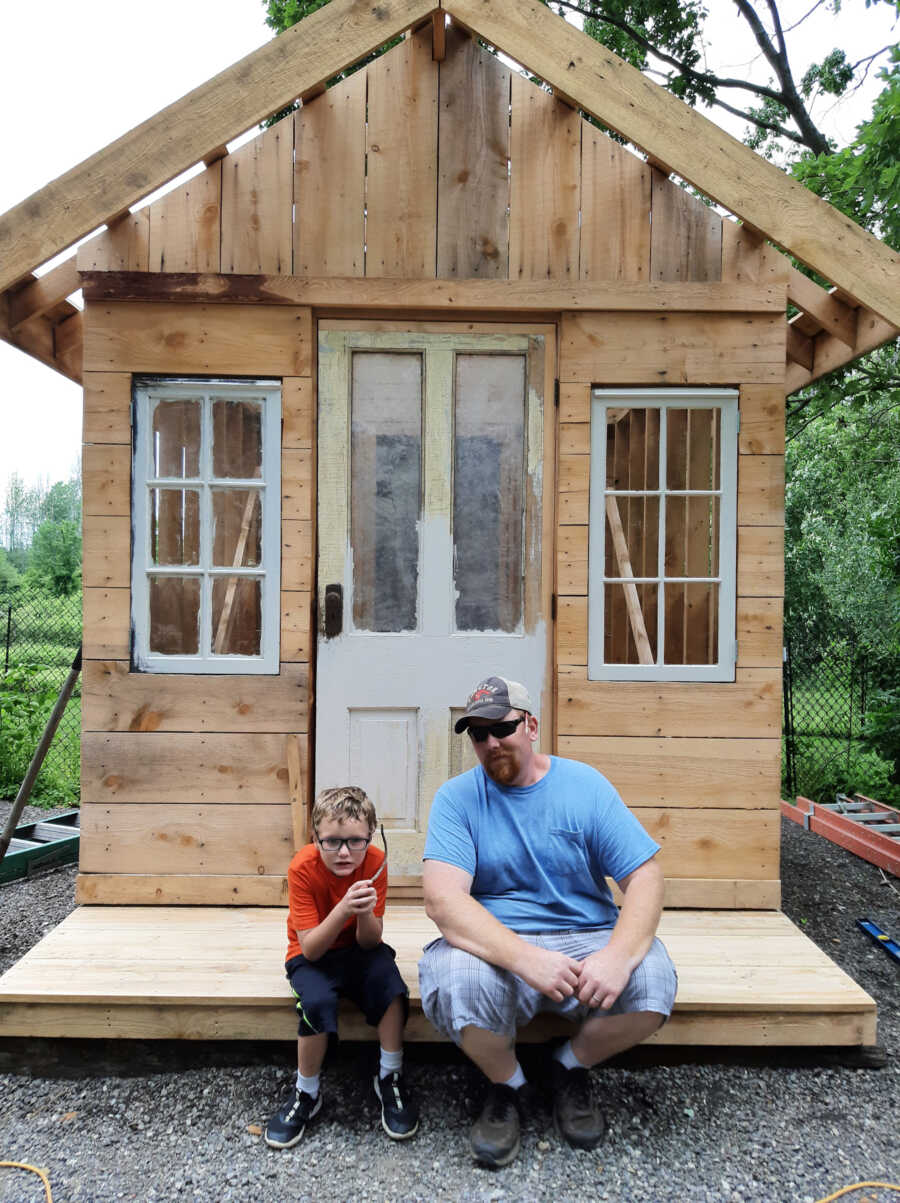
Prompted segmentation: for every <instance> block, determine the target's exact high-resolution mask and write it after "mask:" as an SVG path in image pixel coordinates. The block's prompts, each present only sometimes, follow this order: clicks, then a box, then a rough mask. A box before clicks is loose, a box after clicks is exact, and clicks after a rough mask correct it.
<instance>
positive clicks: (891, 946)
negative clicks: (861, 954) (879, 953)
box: [856, 919, 900, 961]
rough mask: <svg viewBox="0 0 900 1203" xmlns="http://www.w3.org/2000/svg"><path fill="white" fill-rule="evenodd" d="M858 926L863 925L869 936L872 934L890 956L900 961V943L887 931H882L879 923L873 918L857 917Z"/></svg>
mask: <svg viewBox="0 0 900 1203" xmlns="http://www.w3.org/2000/svg"><path fill="white" fill-rule="evenodd" d="M856 926H857V927H861V928H862V929H863V931H864V932H865V933H866V935H867V936H871V937H872V939H873V940H874V941H875V943H876V944H877V945H879V947H881V948H883V949H884V951H885V952H886V953H887V954H888V956H889V957H893V958H894V960H895V961H900V944H898V943H897V941H896V940H892V939H891V937H890V936H889V935H888V934H887V932H885V931H882V930H881V928H880V927H879V926H878V924H877V923H873V922H872V920H871V919H857V920H856Z"/></svg>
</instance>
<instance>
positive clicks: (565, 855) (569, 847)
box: [546, 827, 590, 877]
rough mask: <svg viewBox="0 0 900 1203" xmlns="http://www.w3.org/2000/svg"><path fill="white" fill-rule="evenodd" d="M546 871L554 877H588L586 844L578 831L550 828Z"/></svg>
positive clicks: (581, 832) (581, 833)
mask: <svg viewBox="0 0 900 1203" xmlns="http://www.w3.org/2000/svg"><path fill="white" fill-rule="evenodd" d="M546 863H547V869H548V871H549V872H550V873H552V874H553V876H554V877H582V876H584V875H585V874H587V875H588V876H589V875H590V865H589V862H588V854H587V844H586V843H585V840H584V832H583V831H581V830H580V829H576V830H575V831H569V830H567V829H566V828H565V827H551V828H550V830H549V832H548V838H547V862H546Z"/></svg>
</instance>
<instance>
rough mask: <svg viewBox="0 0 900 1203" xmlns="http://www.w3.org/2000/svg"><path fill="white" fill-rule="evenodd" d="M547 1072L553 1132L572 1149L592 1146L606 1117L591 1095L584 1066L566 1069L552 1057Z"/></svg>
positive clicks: (595, 1142) (597, 1138)
mask: <svg viewBox="0 0 900 1203" xmlns="http://www.w3.org/2000/svg"><path fill="white" fill-rule="evenodd" d="M550 1074H551V1082H552V1089H553V1125H554V1127H555V1128H556V1131H557V1132H558V1133H559V1135H560V1136H562V1137H564V1138H565V1139H566V1140H567V1141H568V1142H569V1144H570V1145H574V1146H575V1148H576V1149H593V1148H596V1146H597V1145H598V1144H599V1143H600V1141H601V1140H602V1139H603V1134H604V1132H605V1131H606V1120H605V1119H604V1118H603V1116H602V1114H601V1112H600V1109H599V1107H598V1106H597V1104H596V1103H595V1102H594V1100H593V1098H592V1097H591V1075H590V1073H589V1072H588V1070H586V1069H566V1067H565V1066H564V1065H563V1064H562V1063H561V1062H560V1061H556V1060H554V1061H553V1063H552V1065H551V1067H550Z"/></svg>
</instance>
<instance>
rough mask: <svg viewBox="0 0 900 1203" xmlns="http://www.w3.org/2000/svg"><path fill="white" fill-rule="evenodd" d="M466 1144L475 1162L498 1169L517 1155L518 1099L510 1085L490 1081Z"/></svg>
mask: <svg viewBox="0 0 900 1203" xmlns="http://www.w3.org/2000/svg"><path fill="white" fill-rule="evenodd" d="M469 1143H470V1144H471V1146H472V1153H473V1154H474V1156H475V1160H476V1161H481V1162H483V1163H484V1165H491V1166H494V1167H496V1168H499V1167H500V1166H501V1165H509V1163H510V1162H511V1161H512V1160H513V1159H514V1158H515V1157H516V1155H517V1154H518V1152H519V1100H518V1091H516V1090H513V1088H512V1086H505V1085H503V1084H502V1083H497V1082H492V1083H491V1085H490V1087H489V1089H488V1093H487V1098H486V1099H485V1103H484V1108H483V1109H482V1112H481V1115H479V1117H478V1119H477V1120H476V1121H475V1123H474V1124H473V1125H472V1131H471V1132H470V1133H469Z"/></svg>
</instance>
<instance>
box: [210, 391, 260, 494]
mask: <svg viewBox="0 0 900 1203" xmlns="http://www.w3.org/2000/svg"><path fill="white" fill-rule="evenodd" d="M212 417H213V476H218V477H223V476H232V477H239V478H243V479H245V480H249V479H250V478H252V477H254V476H259V474H260V471H261V468H262V406H261V405H260V403H259V402H258V401H214V402H213V407H212Z"/></svg>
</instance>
